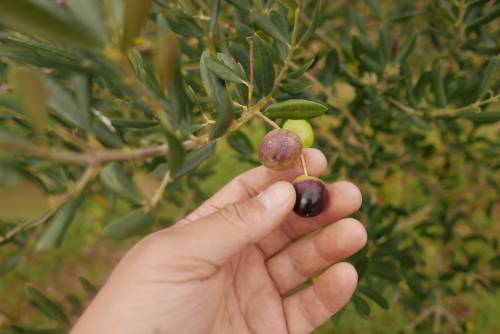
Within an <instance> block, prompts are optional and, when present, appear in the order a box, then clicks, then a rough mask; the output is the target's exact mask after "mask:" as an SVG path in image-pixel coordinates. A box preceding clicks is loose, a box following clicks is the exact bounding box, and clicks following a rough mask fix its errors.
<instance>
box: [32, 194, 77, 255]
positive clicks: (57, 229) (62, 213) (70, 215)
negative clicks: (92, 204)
mask: <svg viewBox="0 0 500 334" xmlns="http://www.w3.org/2000/svg"><path fill="white" fill-rule="evenodd" d="M82 200H83V197H82V196H79V197H77V198H74V199H71V200H70V201H69V202H67V203H66V204H64V205H63V206H62V207H61V208H60V209H59V210H58V211H57V212H56V213H55V214H54V216H52V218H51V219H50V222H49V225H48V226H47V228H46V229H45V231H44V232H43V234H42V236H41V237H40V239H38V242H37V244H36V249H37V250H47V249H50V248H56V247H59V246H60V245H61V243H62V241H63V240H64V236H65V234H66V231H67V230H68V228H69V226H70V225H71V222H72V221H73V219H74V217H75V214H76V210H77V209H78V207H79V206H80V204H81V203H82Z"/></svg>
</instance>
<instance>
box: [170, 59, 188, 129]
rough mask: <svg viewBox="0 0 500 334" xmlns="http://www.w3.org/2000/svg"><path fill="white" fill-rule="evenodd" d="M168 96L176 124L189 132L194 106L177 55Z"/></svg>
mask: <svg viewBox="0 0 500 334" xmlns="http://www.w3.org/2000/svg"><path fill="white" fill-rule="evenodd" d="M168 97H169V99H170V103H171V111H172V113H173V118H174V124H175V126H176V127H178V128H180V129H181V130H182V131H183V132H184V133H185V134H189V133H190V130H191V112H192V108H191V102H190V100H189V97H188V94H187V91H186V84H185V82H184V76H183V75H182V71H181V64H180V59H179V57H177V64H176V67H175V73H174V77H173V80H172V85H171V86H170V90H169V94H168Z"/></svg>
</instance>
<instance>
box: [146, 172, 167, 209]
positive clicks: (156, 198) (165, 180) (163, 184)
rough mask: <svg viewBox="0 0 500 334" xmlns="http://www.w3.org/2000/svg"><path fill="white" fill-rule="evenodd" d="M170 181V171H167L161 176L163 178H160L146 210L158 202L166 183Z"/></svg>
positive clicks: (152, 207)
mask: <svg viewBox="0 0 500 334" xmlns="http://www.w3.org/2000/svg"><path fill="white" fill-rule="evenodd" d="M171 181H172V178H171V177H170V171H167V172H166V173H165V175H164V176H163V179H162V180H161V183H160V186H159V187H158V189H157V190H156V192H155V194H154V196H153V198H152V199H151V203H150V206H149V208H148V211H150V210H152V209H154V208H155V207H156V206H157V205H158V202H160V199H161V197H162V195H163V192H164V191H165V188H166V187H167V185H168V184H169V183H170V182H171Z"/></svg>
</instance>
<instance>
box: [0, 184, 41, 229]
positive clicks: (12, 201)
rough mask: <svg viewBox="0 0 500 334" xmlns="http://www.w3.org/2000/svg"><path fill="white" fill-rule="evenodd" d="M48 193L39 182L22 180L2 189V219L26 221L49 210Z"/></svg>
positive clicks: (0, 199) (0, 218)
mask: <svg viewBox="0 0 500 334" xmlns="http://www.w3.org/2000/svg"><path fill="white" fill-rule="evenodd" d="M48 207H49V206H48V202H47V194H46V193H45V192H44V190H43V189H42V188H41V187H40V186H38V185H37V184H35V183H33V182H30V181H27V180H21V181H19V182H17V183H16V184H13V185H11V186H9V187H6V188H3V189H0V221H26V220H32V219H35V218H39V217H40V216H42V215H43V214H44V213H45V212H46V211H47V210H48Z"/></svg>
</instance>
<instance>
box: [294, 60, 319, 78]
mask: <svg viewBox="0 0 500 334" xmlns="http://www.w3.org/2000/svg"><path fill="white" fill-rule="evenodd" d="M315 61H316V58H313V59H310V60H308V61H306V62H305V63H304V64H303V65H302V66H300V67H299V68H298V69H296V70H295V71H293V72H290V73H288V76H287V77H288V78H290V79H298V78H300V77H301V76H302V75H303V74H304V73H306V72H307V70H309V68H310V67H311V66H312V64H314V62H315Z"/></svg>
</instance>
